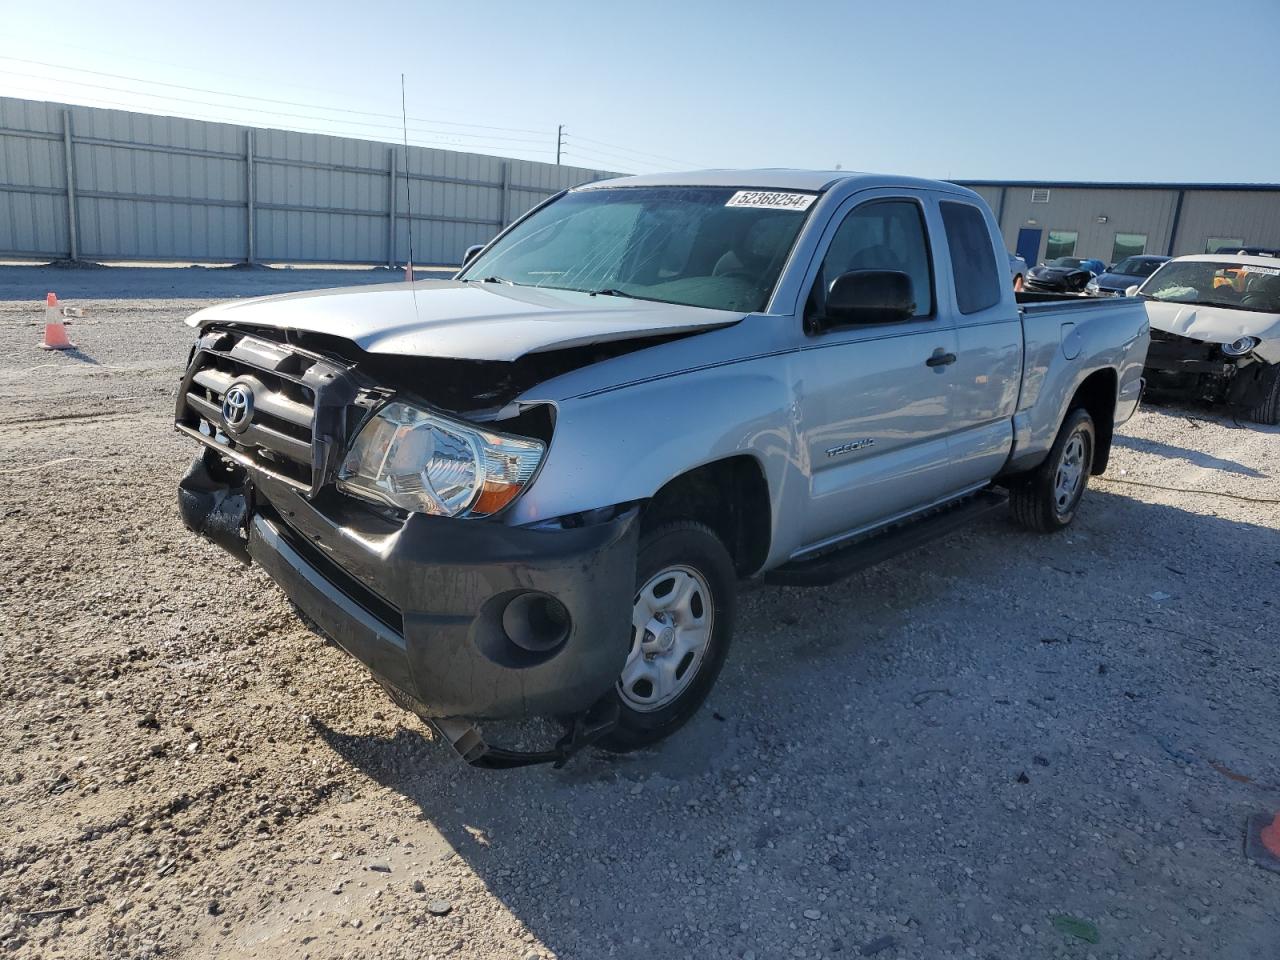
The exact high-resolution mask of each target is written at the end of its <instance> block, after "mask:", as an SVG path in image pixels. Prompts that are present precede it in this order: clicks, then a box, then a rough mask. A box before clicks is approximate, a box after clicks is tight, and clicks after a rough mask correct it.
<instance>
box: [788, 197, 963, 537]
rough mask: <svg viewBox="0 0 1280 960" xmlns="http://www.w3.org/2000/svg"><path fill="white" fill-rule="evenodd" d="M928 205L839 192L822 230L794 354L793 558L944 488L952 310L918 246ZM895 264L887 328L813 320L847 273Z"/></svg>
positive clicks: (927, 500) (930, 215)
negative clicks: (901, 292)
mask: <svg viewBox="0 0 1280 960" xmlns="http://www.w3.org/2000/svg"><path fill="white" fill-rule="evenodd" d="M937 216H938V215H937V212H936V204H934V203H933V202H932V200H931V199H929V198H928V197H927V195H926V196H923V197H922V196H910V195H902V194H901V193H898V194H895V193H893V192H891V191H875V192H873V193H870V194H868V193H863V194H859V195H858V196H856V197H854V198H851V200H850V201H848V202H847V203H846V206H845V207H844V208H842V210H841V211H840V212H837V215H836V216H835V217H833V218H832V223H831V224H830V225H829V226H828V228H827V231H826V235H825V236H824V238H823V240H824V242H823V244H821V245H820V246H819V250H820V253H819V255H818V256H817V257H816V258H815V262H816V266H814V267H811V268H810V269H811V274H810V278H809V280H808V281H807V286H806V289H808V290H811V293H810V296H809V299H808V305H807V308H806V334H805V337H804V341H803V343H802V344H801V348H800V352H799V357H798V359H797V361H796V362H797V373H798V377H799V383H798V389H799V392H800V395H801V405H800V407H801V412H800V424H799V427H800V431H801V437H802V441H801V443H802V449H803V451H804V453H805V454H806V456H807V464H806V466H807V468H808V471H807V472H808V476H809V509H808V510H806V511H805V514H804V520H803V526H804V530H803V535H802V537H801V538H800V542H801V543H803V544H804V545H805V546H803V547H802V548H801V549H800V551H798V552H799V553H803V552H805V551H806V550H808V549H814V548H817V547H820V546H823V545H824V544H826V543H828V542H834V541H837V540H839V539H842V538H843V537H844V536H846V535H849V534H852V533H855V532H857V531H858V530H860V529H865V528H869V527H872V526H875V525H877V524H879V523H882V522H884V521H887V520H890V519H893V518H894V517H897V516H901V515H904V514H907V513H910V512H913V511H914V510H916V509H919V508H921V507H925V506H927V505H929V504H931V503H933V502H935V501H937V500H939V499H942V498H944V497H945V496H946V495H947V494H948V493H949V492H950V484H949V481H948V474H949V467H950V453H949V450H948V442H947V441H948V433H949V429H950V392H951V390H950V388H951V379H952V377H951V370H952V364H953V363H954V361H955V358H956V353H957V335H956V330H955V325H954V316H953V315H952V313H951V311H950V310H949V309H948V308H947V307H946V306H944V305H943V304H942V303H940V302H939V300H940V298H939V297H938V296H937V284H936V282H935V274H936V271H935V267H934V262H933V255H932V251H931V246H930V243H929V235H930V232H931V230H930V228H931V226H933V225H934V224H935V221H936V220H937ZM868 269H876V270H898V271H902V272H904V273H906V274H907V275H908V276H909V277H910V278H911V280H912V288H913V291H914V294H915V299H916V310H915V313H914V315H913V316H912V317H910V318H909V319H907V320H900V321H896V322H890V323H869V324H857V325H849V326H825V325H823V324H822V323H821V322H819V323H813V322H812V321H813V318H814V316H815V314H820V312H821V310H822V302H823V300H824V298H823V291H825V290H827V289H829V288H830V284H831V282H832V281H833V280H834V279H835V278H836V277H837V276H839V275H840V274H842V273H845V272H847V271H850V270H868Z"/></svg>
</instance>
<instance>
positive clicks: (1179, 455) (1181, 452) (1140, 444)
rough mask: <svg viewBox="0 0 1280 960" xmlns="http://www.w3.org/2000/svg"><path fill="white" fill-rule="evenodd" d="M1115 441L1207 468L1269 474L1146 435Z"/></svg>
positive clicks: (1247, 474) (1245, 474)
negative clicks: (1151, 438) (1149, 437)
mask: <svg viewBox="0 0 1280 960" xmlns="http://www.w3.org/2000/svg"><path fill="white" fill-rule="evenodd" d="M1113 442H1114V443H1115V445H1116V446H1117V447H1124V448H1125V449H1126V450H1137V451H1138V452H1140V453H1150V454H1153V455H1154V456H1157V457H1166V458H1168V459H1170V460H1186V461H1187V462H1188V463H1193V464H1195V465H1196V466H1197V467H1204V468H1205V469H1207V470H1222V471H1224V472H1226V473H1234V474H1238V475H1240V476H1242V477H1255V478H1258V479H1265V478H1266V476H1267V475H1266V474H1265V473H1262V472H1260V471H1258V470H1255V469H1253V468H1252V467H1247V466H1245V465H1244V464H1242V463H1237V462H1236V461H1235V460H1227V459H1225V458H1223V457H1215V456H1211V455H1210V454H1207V453H1202V452H1201V451H1199V450H1188V449H1187V448H1186V447H1175V446H1174V445H1173V444H1171V443H1161V442H1160V441H1159V440H1148V439H1146V438H1145V437H1126V436H1124V435H1123V434H1117V435H1116V437H1115V439H1114V441H1113Z"/></svg>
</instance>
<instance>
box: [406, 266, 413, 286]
mask: <svg viewBox="0 0 1280 960" xmlns="http://www.w3.org/2000/svg"><path fill="white" fill-rule="evenodd" d="M404 282H405V283H413V263H412V262H410V263H406V264H405V265H404Z"/></svg>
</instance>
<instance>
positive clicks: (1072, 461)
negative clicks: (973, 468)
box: [1009, 409, 1097, 533]
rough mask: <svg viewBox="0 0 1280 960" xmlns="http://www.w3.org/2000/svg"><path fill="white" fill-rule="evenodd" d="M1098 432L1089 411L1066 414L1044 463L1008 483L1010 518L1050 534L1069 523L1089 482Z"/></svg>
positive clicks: (1078, 410) (1030, 528) (1075, 411)
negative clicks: (1011, 514)
mask: <svg viewBox="0 0 1280 960" xmlns="http://www.w3.org/2000/svg"><path fill="white" fill-rule="evenodd" d="M1096 448H1097V431H1096V430H1095V429H1094V426H1093V418H1092V417H1091V416H1089V411H1087V410H1083V409H1076V410H1072V411H1071V412H1070V413H1068V414H1067V419H1066V421H1065V422H1064V423H1063V424H1062V429H1061V430H1059V431H1058V438H1057V439H1056V440H1055V441H1054V442H1053V448H1052V449H1051V450H1050V451H1049V456H1048V457H1047V458H1046V459H1045V461H1044V463H1042V464H1040V466H1038V467H1037V468H1036V469H1034V470H1032V471H1031V472H1030V473H1028V474H1026V475H1024V476H1020V477H1017V478H1015V479H1014V480H1013V481H1012V482H1011V483H1010V484H1009V506H1010V508H1011V509H1012V511H1013V518H1014V520H1016V521H1017V522H1018V523H1020V524H1021V525H1022V526H1024V527H1026V528H1028V529H1029V530H1035V531H1037V532H1038V533H1053V532H1054V531H1056V530H1061V529H1062V528H1063V527H1065V526H1067V525H1068V524H1069V523H1071V521H1072V520H1074V519H1075V516H1076V508H1077V507H1079V506H1080V498H1081V497H1083V496H1084V490H1085V487H1086V486H1088V483H1089V473H1090V471H1092V469H1093V452H1094V450H1095V449H1096Z"/></svg>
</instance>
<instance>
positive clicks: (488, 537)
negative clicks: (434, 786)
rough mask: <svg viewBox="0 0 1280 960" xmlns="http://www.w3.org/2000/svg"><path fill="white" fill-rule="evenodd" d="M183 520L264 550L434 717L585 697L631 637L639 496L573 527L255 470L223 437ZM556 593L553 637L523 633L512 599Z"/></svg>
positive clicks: (563, 710)
mask: <svg viewBox="0 0 1280 960" xmlns="http://www.w3.org/2000/svg"><path fill="white" fill-rule="evenodd" d="M179 504H180V507H181V512H182V515H183V520H184V522H185V523H186V525H187V526H188V527H189V528H190V529H192V530H195V531H196V532H198V533H201V534H202V535H204V536H207V537H209V538H210V539H212V540H214V542H216V543H219V544H220V545H222V546H224V547H227V548H228V549H231V550H232V552H233V553H237V554H238V555H241V556H244V555H245V554H247V556H248V557H250V558H252V559H253V560H254V561H256V562H257V563H258V564H259V565H260V566H261V567H262V568H263V569H264V570H265V571H266V572H267V573H268V574H269V575H270V576H271V578H272V579H273V580H275V581H276V583H277V584H279V586H280V587H281V589H283V590H284V591H285V593H286V594H287V595H288V596H289V598H290V599H291V600H292V601H293V602H294V603H295V604H297V605H298V607H299V608H301V610H302V611H303V612H304V613H305V614H306V615H307V616H308V617H310V618H311V619H312V620H314V621H315V622H316V623H317V624H318V625H319V626H320V628H321V629H322V630H323V631H324V632H325V633H326V634H327V635H328V636H329V637H330V638H332V639H333V640H334V641H335V642H336V643H337V644H338V645H339V646H341V647H342V648H343V649H344V650H345V651H346V652H347V653H349V654H351V655H352V656H353V657H355V658H356V659H358V660H360V661H361V662H362V663H364V664H365V666H366V667H368V668H369V670H370V671H372V673H373V674H374V675H375V676H376V677H377V678H378V679H379V680H380V681H382V682H383V683H384V684H385V685H387V686H389V687H391V688H393V689H394V690H395V691H398V692H399V693H401V694H403V695H405V696H407V697H408V698H409V699H411V700H412V701H413V706H414V708H415V709H417V710H418V711H419V712H420V713H422V714H423V715H424V716H428V717H467V718H472V719H479V720H483V719H490V720H493V719H515V718H520V717H527V716H542V715H549V714H570V713H575V712H578V711H582V710H585V709H587V708H588V707H590V706H591V705H592V704H593V703H594V702H595V701H596V700H598V699H599V698H600V696H601V695H602V694H604V693H605V692H607V691H608V690H609V689H610V688H611V686H612V685H613V683H614V681H615V680H616V679H617V677H618V674H619V673H620V672H621V669H622V664H623V661H624V659H625V657H626V653H627V647H628V639H629V637H628V633H629V626H630V612H631V606H632V594H633V593H634V589H635V558H636V544H637V537H638V524H637V522H636V521H637V511H636V510H634V509H631V510H626V511H622V512H620V513H618V514H617V515H616V516H612V517H611V518H610V519H607V520H603V521H601V522H596V523H588V524H586V525H583V526H579V527H576V528H570V529H561V528H551V529H546V528H537V529H534V528H529V527H510V526H506V525H504V524H502V523H500V522H496V521H487V520H455V519H450V518H446V517H430V516H426V515H423V514H410V515H409V516H408V518H407V519H404V520H396V519H392V518H386V517H383V516H381V515H379V514H377V513H376V512H374V511H371V510H367V509H365V508H364V507H363V506H362V505H360V504H354V503H352V502H351V501H350V500H348V499H347V498H344V497H341V496H340V495H337V494H331V495H330V496H328V497H326V496H325V495H324V494H323V493H322V494H321V495H320V496H317V497H315V498H314V499H311V498H308V497H307V496H306V495H305V494H304V493H303V492H301V491H298V490H296V489H293V488H292V487H290V486H289V485H287V484H284V483H280V482H278V481H274V480H272V479H271V478H269V477H256V478H255V481H254V482H253V483H248V482H247V481H246V477H245V474H244V473H243V472H241V471H239V470H234V469H233V470H230V471H226V470H224V469H223V468H221V467H220V466H219V464H218V462H217V458H216V455H215V454H213V453H212V452H208V453H205V454H204V455H202V456H201V457H199V458H197V460H196V461H195V463H193V464H192V469H191V472H190V473H189V474H188V475H187V477H186V478H184V480H183V483H182V486H181V489H180V495H179ZM540 595H545V596H549V597H553V598H555V600H558V601H559V602H560V603H561V604H563V606H564V609H565V610H566V611H567V613H568V624H567V629H566V631H565V632H564V636H563V639H561V640H559V641H558V643H557V644H554V645H552V646H551V648H550V649H541V650H530V649H528V648H527V645H526V646H521V645H518V644H517V643H515V642H514V641H513V640H512V639H511V637H510V636H509V635H508V627H507V626H504V620H503V614H504V611H505V610H506V609H507V606H508V604H509V603H511V601H513V600H516V599H517V598H521V597H524V598H528V597H529V596H535V597H536V596H540Z"/></svg>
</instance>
